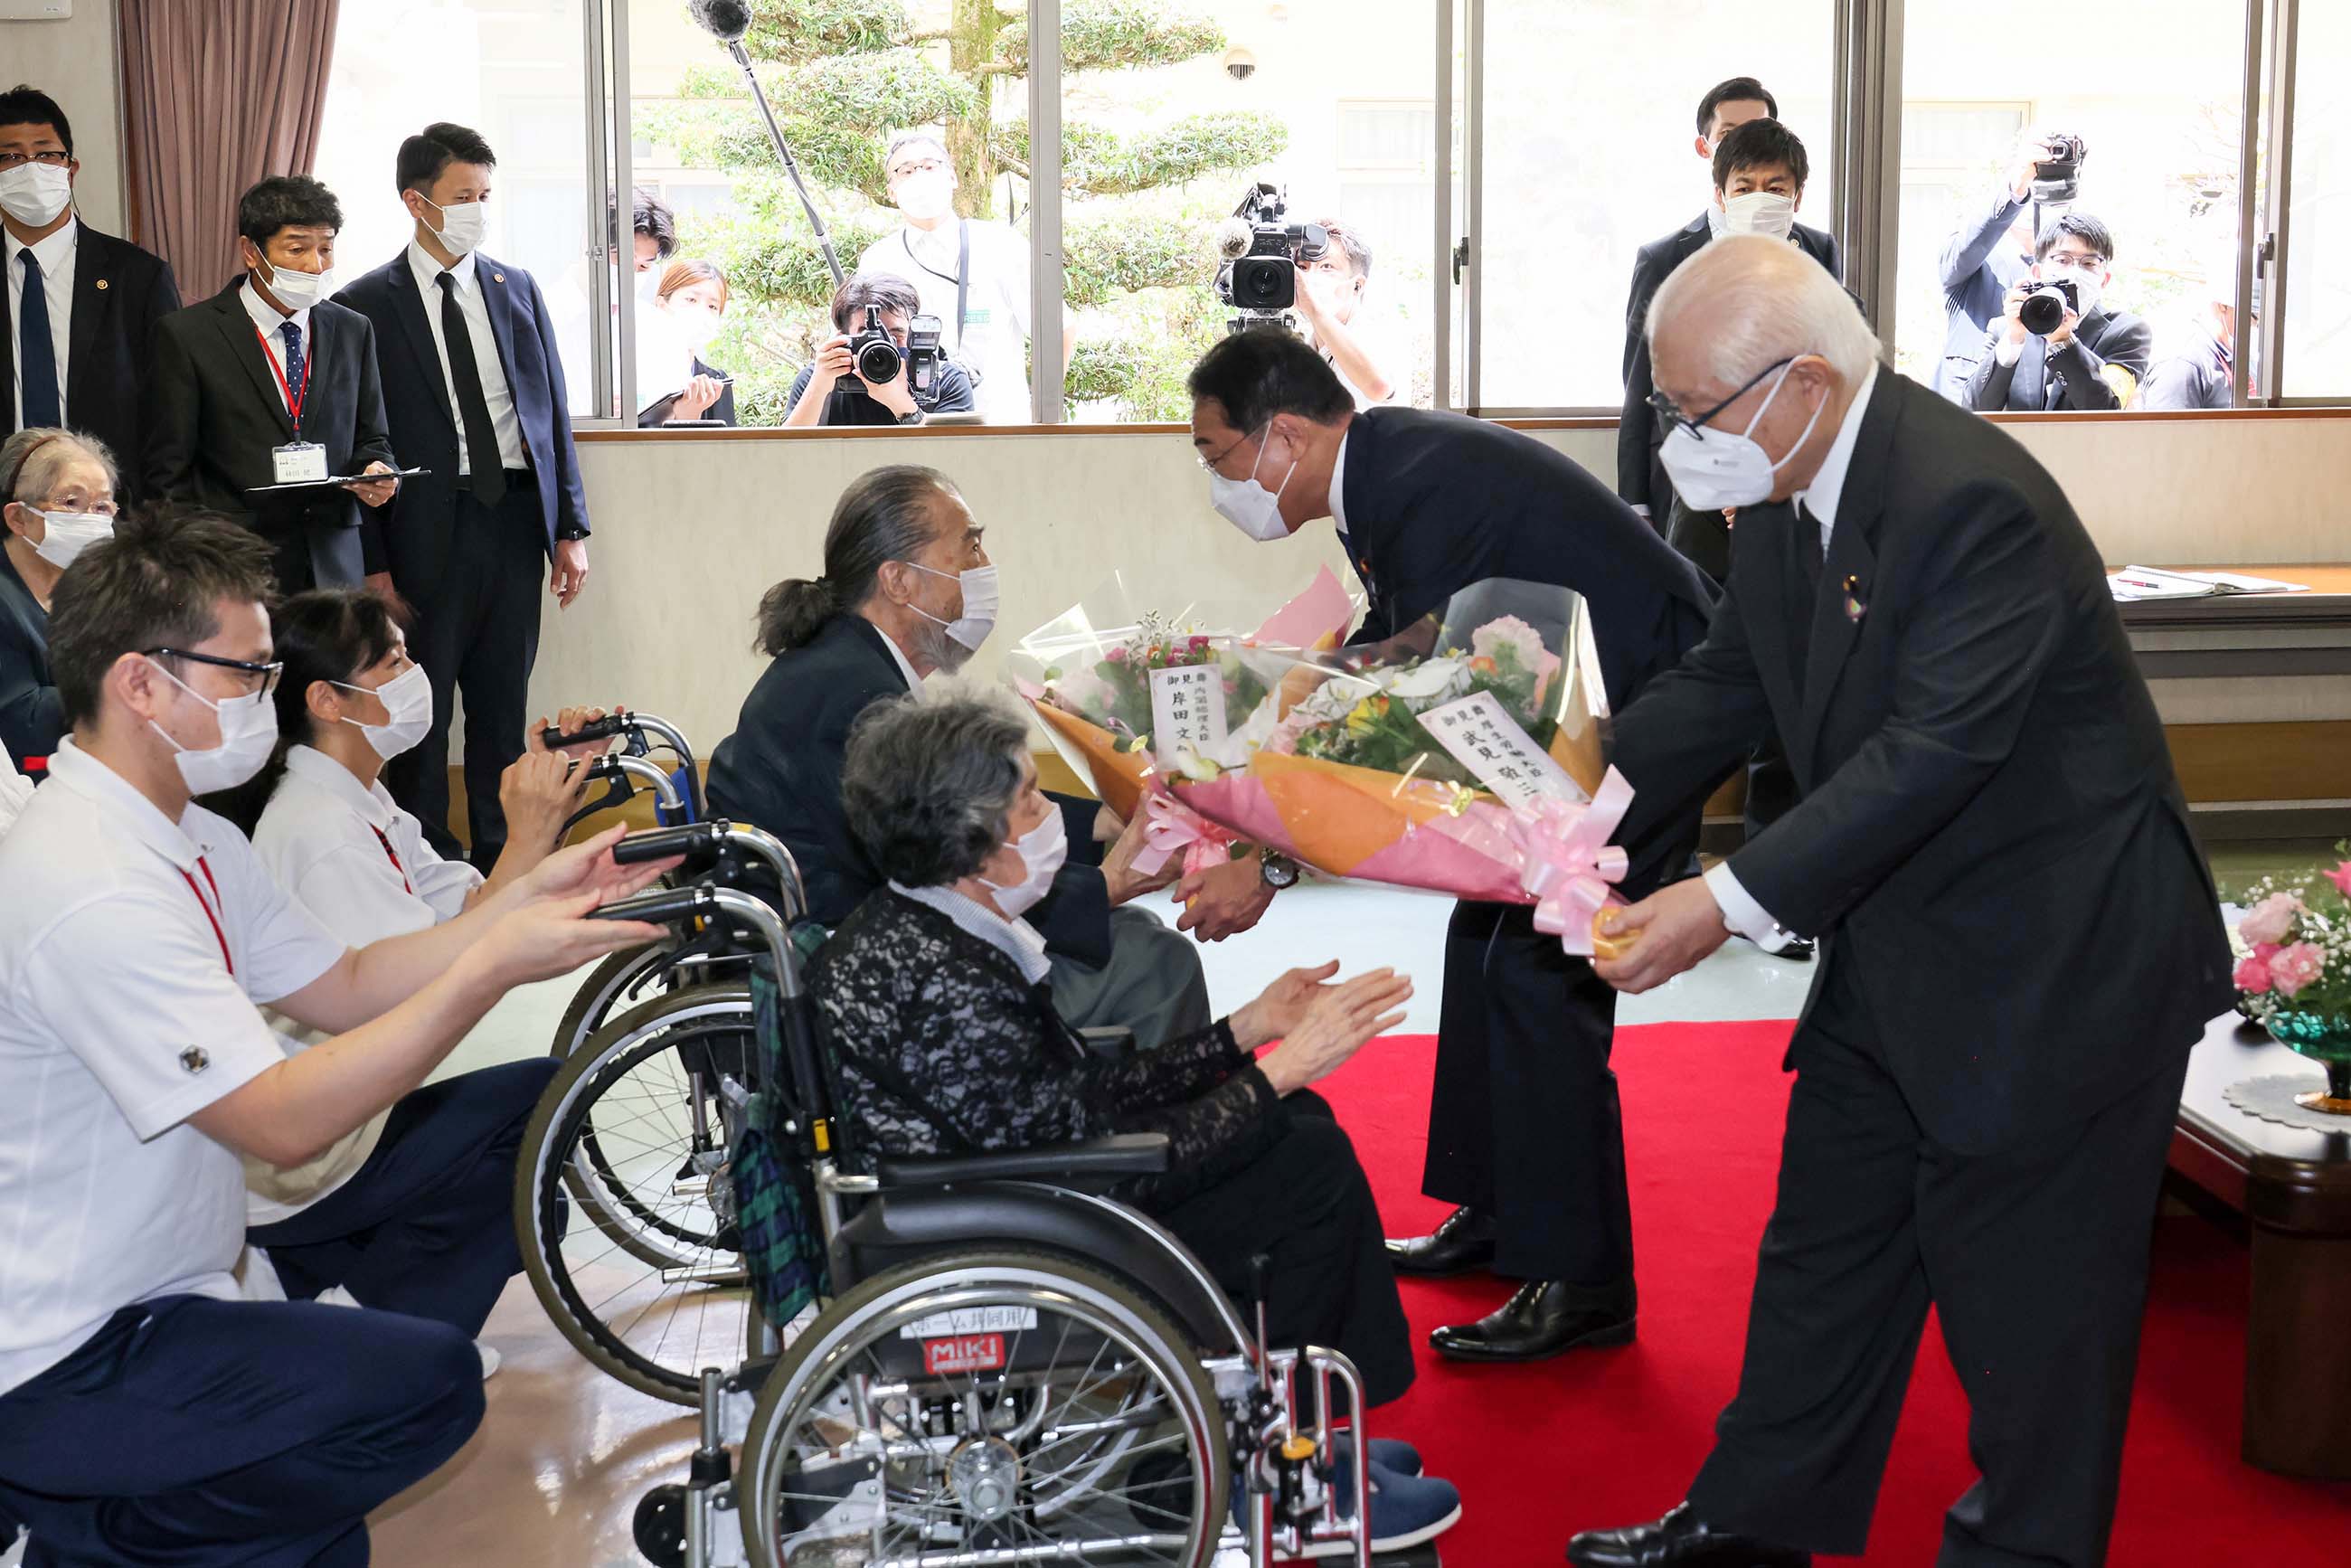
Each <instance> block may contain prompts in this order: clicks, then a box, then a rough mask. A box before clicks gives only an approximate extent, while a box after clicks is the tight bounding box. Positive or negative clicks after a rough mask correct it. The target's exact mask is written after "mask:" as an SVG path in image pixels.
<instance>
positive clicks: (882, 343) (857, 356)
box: [849, 305, 946, 400]
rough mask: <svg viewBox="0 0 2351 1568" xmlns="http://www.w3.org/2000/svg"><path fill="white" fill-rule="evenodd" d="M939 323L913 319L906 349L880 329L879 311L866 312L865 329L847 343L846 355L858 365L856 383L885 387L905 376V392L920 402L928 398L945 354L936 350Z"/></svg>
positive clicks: (931, 318)
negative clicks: (912, 394)
mask: <svg viewBox="0 0 2351 1568" xmlns="http://www.w3.org/2000/svg"><path fill="white" fill-rule="evenodd" d="M941 330H942V329H941V328H940V325H939V319H938V318H937V317H935V316H916V317H914V318H912V319H909V320H908V321H907V323H906V346H905V348H904V350H901V349H900V348H899V347H898V340H897V339H895V338H893V337H892V336H891V335H890V329H888V328H886V327H884V326H883V325H882V307H880V306H879V305H868V306H867V307H866V308H865V329H864V330H862V331H861V332H859V333H858V334H857V335H856V336H855V337H853V338H852V339H850V340H849V353H850V357H851V359H852V360H853V361H855V362H856V365H857V379H858V380H860V381H862V382H864V383H865V384H866V385H867V386H869V387H876V386H884V385H887V384H888V383H889V382H894V381H896V380H897V379H898V376H899V373H900V372H901V371H904V372H905V375H906V390H907V391H909V392H913V393H914V396H915V397H916V398H917V399H918V400H919V399H925V398H928V397H930V396H931V395H932V394H933V393H934V392H935V391H936V389H937V387H938V382H939V366H940V364H941V363H942V362H944V361H946V350H943V349H941V348H940V347H939V339H940V336H941Z"/></svg>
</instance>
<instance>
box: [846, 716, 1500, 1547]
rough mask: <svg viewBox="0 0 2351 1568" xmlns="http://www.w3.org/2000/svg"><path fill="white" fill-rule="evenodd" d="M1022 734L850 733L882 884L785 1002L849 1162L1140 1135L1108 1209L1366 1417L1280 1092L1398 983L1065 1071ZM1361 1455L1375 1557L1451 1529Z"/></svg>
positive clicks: (1415, 1488) (870, 723)
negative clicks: (1133, 1170)
mask: <svg viewBox="0 0 2351 1568" xmlns="http://www.w3.org/2000/svg"><path fill="white" fill-rule="evenodd" d="M841 799H842V802H843V804H844V805H845V806H846V808H847V810H848V815H849V820H850V821H851V822H852V824H853V826H854V829H855V831H856V833H857V835H858V838H859V840H860V841H861V842H862V844H863V846H864V849H865V851H866V852H867V854H868V855H870V856H871V857H872V860H873V862H874V864H875V865H876V867H877V868H878V869H879V870H880V871H881V872H882V873H883V876H885V877H886V878H887V879H888V881H887V883H886V885H884V886H883V887H882V888H880V889H878V890H876V891H875V892H874V893H873V894H871V895H870V896H869V897H868V898H867V899H866V900H865V902H864V903H863V904H860V905H859V906H858V908H857V910H856V911H855V912H854V913H853V914H852V915H850V917H849V918H848V919H847V920H846V921H845V922H843V923H842V924H841V926H840V927H839V928H838V929H837V930H836V931H835V932H834V933H833V935H832V938H831V941H830V942H829V943H828V944H827V945H826V946H825V948H824V950H823V951H822V953H821V954H820V955H819V956H818V958H817V962H816V965H815V967H814V969H813V971H812V973H811V976H810V988H811V990H812V991H813V992H814V994H815V997H816V1000H817V1005H818V1007H819V1008H820V1009H822V1010H823V1013H824V1015H825V1019H826V1021H827V1022H828V1024H829V1025H830V1026H831V1039H832V1040H833V1042H834V1045H835V1047H836V1049H837V1051H838V1052H839V1055H840V1058H841V1083H842V1091H843V1097H844V1103H843V1106H842V1109H843V1112H844V1114H845V1115H846V1116H847V1118H848V1119H849V1120H850V1121H851V1123H852V1125H853V1128H854V1135H853V1139H852V1145H851V1146H852V1148H854V1149H857V1150H859V1151H861V1154H862V1153H865V1152H871V1153H882V1154H893V1155H940V1154H959V1153H967V1152H970V1151H972V1150H976V1149H992V1150H1000V1149H1018V1148H1026V1147H1031V1146H1035V1145H1046V1144H1059V1143H1068V1142H1075V1141H1079V1140H1082V1139H1089V1138H1098V1137H1103V1136H1107V1135H1110V1134H1116V1133H1159V1134H1165V1136H1166V1138H1167V1139H1168V1142H1169V1145H1170V1147H1169V1151H1168V1163H1167V1169H1166V1172H1165V1174H1162V1175H1154V1176H1137V1177H1133V1178H1130V1179H1129V1180H1127V1181H1126V1182H1124V1183H1122V1184H1121V1185H1120V1186H1118V1187H1117V1188H1115V1189H1113V1191H1114V1195H1115V1196H1116V1197H1119V1198H1120V1199H1121V1200H1123V1201H1124V1202H1126V1203H1129V1204H1132V1205H1133V1206H1134V1207H1138V1208H1141V1209H1142V1210H1144V1212H1145V1213H1147V1214H1150V1215H1152V1216H1153V1217H1155V1218H1157V1219H1158V1220H1160V1221H1161V1222H1162V1223H1163V1224H1165V1225H1166V1226H1167V1227H1168V1228H1170V1229H1171V1230H1173V1231H1174V1232H1175V1234H1176V1235H1177V1236H1179V1237H1181V1238H1182V1239H1184V1241H1185V1242H1186V1245H1188V1246H1189V1247H1190V1248H1191V1249H1192V1250H1193V1251H1194V1252H1195V1253H1196V1255H1197V1256H1198V1257H1199V1259H1200V1260H1201V1261H1202V1262H1203V1263H1205V1264H1206V1265H1207V1268H1208V1270H1209V1271H1210V1272H1211V1273H1212V1274H1214V1275H1215V1276H1216V1277H1217V1280H1218V1281H1221V1282H1223V1283H1224V1284H1225V1286H1226V1288H1227V1289H1228V1291H1236V1292H1238V1291H1239V1290H1241V1289H1242V1288H1244V1281H1247V1280H1248V1279H1249V1271H1250V1270H1249V1260H1250V1259H1251V1258H1252V1257H1253V1256H1255V1255H1257V1254H1259V1253H1262V1254H1265V1255H1266V1256H1268V1257H1269V1258H1270V1260H1271V1263H1272V1277H1271V1288H1270V1291H1268V1295H1267V1301H1268V1310H1269V1312H1270V1319H1269V1322H1270V1328H1271V1332H1272V1333H1273V1336H1274V1340H1275V1343H1280V1344H1296V1343H1303V1342H1310V1341H1311V1342H1312V1343H1318V1344H1328V1345H1334V1346H1336V1347H1337V1348H1338V1349H1340V1350H1342V1351H1343V1352H1345V1353H1346V1354H1348V1355H1349V1356H1350V1357H1351V1358H1352V1359H1353V1362H1354V1364H1355V1365H1356V1368H1357V1369H1358V1370H1359V1371H1360V1372H1361V1373H1362V1374H1363V1377H1364V1389H1365V1394H1366V1396H1367V1400H1368V1402H1369V1403H1370V1404H1374V1405H1377V1404H1382V1403H1384V1402H1386V1401H1388V1400H1391V1399H1394V1398H1395V1397H1396V1396H1398V1395H1400V1394H1402V1393H1403V1392H1404V1390H1405V1387H1406V1386H1407V1385H1409V1384H1410V1383H1411V1381H1412V1375H1413V1366H1412V1343H1411V1336H1410V1333H1409V1331H1408V1330H1407V1328H1406V1326H1405V1319H1404V1312H1403V1309H1402V1306H1401V1305H1400V1303H1399V1301H1398V1299H1397V1295H1396V1286H1395V1275H1394V1272H1393V1270H1391V1269H1390V1268H1389V1266H1388V1262H1387V1257H1386V1253H1385V1250H1384V1244H1383V1240H1382V1237H1381V1232H1380V1225H1379V1215H1378V1213H1377V1211H1376V1209H1375V1208H1374V1205H1373V1203H1372V1198H1371V1192H1370V1189H1369V1187H1368V1186H1366V1184H1365V1182H1364V1174H1363V1169H1362V1167H1361V1166H1359V1165H1358V1164H1357V1163H1356V1161H1355V1155H1354V1150H1353V1146H1352V1145H1350V1144H1349V1143H1348V1141H1347V1135H1346V1134H1344V1133H1343V1132H1342V1131H1340V1129H1339V1126H1338V1124H1337V1123H1336V1122H1335V1121H1333V1120H1332V1116H1331V1112H1330V1107H1329V1106H1327V1105H1325V1104H1323V1103H1321V1101H1320V1100H1318V1099H1317V1098H1316V1097H1315V1096H1314V1095H1312V1094H1310V1093H1306V1092H1304V1091H1305V1090H1306V1088H1307V1086H1308V1085H1309V1084H1311V1083H1312V1082H1315V1081H1316V1080H1318V1079H1320V1078H1322V1077H1323V1076H1324V1075H1326V1074H1327V1073H1329V1072H1331V1071H1333V1070H1334V1069H1336V1068H1337V1067H1338V1066H1339V1065H1340V1064H1341V1063H1343V1062H1344V1061H1347V1060H1348V1059H1349V1058H1350V1057H1352V1056H1353V1055H1354V1053H1355V1051H1357V1050H1358V1049H1360V1048H1361V1047H1362V1046H1363V1045H1364V1043H1365V1042H1366V1041H1368V1040H1372V1039H1373V1038H1374V1037H1375V1036H1377V1035H1379V1034H1380V1033H1382V1032H1383V1031H1384V1030H1389V1029H1392V1028H1394V1027H1395V1025H1396V1024H1397V1023H1399V1022H1400V1021H1401V1020H1402V1019H1403V1018H1404V1014H1403V1012H1402V1011H1401V1010H1399V1009H1401V1008H1402V1007H1403V1005H1404V1003H1405V1000H1406V999H1407V998H1410V996H1411V994H1412V983H1411V981H1410V980H1408V979H1406V978H1405V977H1403V976H1400V975H1397V974H1395V972H1393V971H1391V970H1386V969H1380V970H1374V971H1372V972H1371V973H1369V974H1365V975H1363V976H1359V977H1356V978H1354V979H1353V980H1349V981H1347V982H1344V983H1343V984H1333V983H1332V977H1334V976H1335V975H1336V974H1337V972H1338V965H1336V964H1325V965H1323V966H1322V967H1319V968H1314V969H1295V970H1292V971H1290V973H1289V974H1287V975H1285V976H1283V977H1281V978H1280V979H1279V980H1276V981H1275V982H1274V983H1273V984H1272V985H1271V986H1269V987H1268V988H1266V989H1265V991H1264V992H1263V993H1262V994H1260V995H1259V997H1258V998H1256V999H1255V1000H1253V1001H1251V1002H1249V1003H1248V1004H1247V1005H1246V1006H1244V1007H1242V1008H1240V1009H1238V1010H1237V1011H1235V1012H1234V1013H1233V1014H1232V1015H1231V1016H1230V1017H1229V1018H1227V1019H1223V1020H1221V1021H1219V1022H1217V1023H1214V1024H1212V1025H1210V1026H1209V1027H1208V1028H1207V1029H1206V1030H1199V1031H1197V1032H1196V1033H1192V1034H1188V1035H1186V1036H1183V1037H1180V1038H1178V1039H1175V1040H1168V1041H1166V1042H1165V1043H1163V1044H1161V1045H1159V1046H1158V1047H1157V1048H1155V1049H1154V1050H1151V1051H1141V1052H1134V1051H1130V1052H1126V1053H1124V1054H1120V1055H1104V1054H1101V1053H1098V1052H1096V1051H1093V1050H1092V1049H1090V1048H1089V1046H1088V1045H1087V1044H1086V1043H1085V1042H1084V1041H1082V1040H1081V1039H1080V1038H1079V1036H1078V1035H1077V1034H1076V1032H1075V1031H1074V1030H1072V1029H1071V1027H1070V1025H1069V1024H1068V1023H1067V1022H1065V1021H1064V1020H1063V1019H1062V1017H1061V1013H1060V1012H1059V1011H1058V1010H1057V1009H1055V1008H1054V1005H1053V998H1052V992H1051V988H1050V986H1049V985H1048V984H1047V980H1046V977H1047V972H1048V970H1049V969H1050V962H1049V960H1048V959H1047V958H1046V956H1045V941H1044V938H1043V937H1042V936H1039V935H1038V933H1037V932H1036V930H1035V929H1034V928H1033V927H1031V926H1030V925H1029V923H1028V921H1027V920H1026V919H1025V918H1024V916H1025V915H1026V914H1027V913H1028V912H1029V910H1030V909H1032V908H1034V907H1035V906H1036V904H1038V902H1039V900H1040V898H1041V897H1042V896H1043V895H1044V893H1045V890H1046V889H1047V888H1049V887H1050V885H1051V883H1052V880H1053V875H1054V873H1055V872H1057V871H1058V870H1059V869H1060V868H1061V862H1062V860H1063V858H1064V857H1065V856H1066V854H1067V853H1068V848H1069V846H1068V844H1067V842H1066V841H1065V840H1064V838H1063V837H1062V829H1061V812H1060V810H1058V809H1057V808H1056V807H1055V806H1054V805H1053V803H1052V802H1051V801H1050V800H1048V799H1047V798H1046V796H1045V794H1044V792H1043V791H1042V790H1041V789H1039V788H1038V783H1037V764H1036V758H1034V757H1033V756H1032V755H1031V754H1030V752H1029V718H1028V716H1027V715H1026V714H1024V713H1023V712H1022V711H1021V710H1020V709H1019V707H1017V706H1014V705H1013V704H1012V703H1011V702H1010V701H1009V699H1008V698H1007V697H1005V696H1003V695H1001V694H999V693H993V692H984V691H981V690H979V689H977V688H970V689H949V690H943V691H940V692H936V693H935V694H934V695H932V696H930V697H929V698H928V699H926V700H914V699H898V700H893V701H890V702H885V703H879V704H876V705H875V706H872V707H871V708H869V709H868V710H866V712H865V714H864V715H863V716H862V717H861V718H860V719H859V720H858V722H857V726H856V727H855V728H854V729H853V730H852V732H851V734H850V739H849V750H848V756H847V758H846V761H845V763H844V766H843V769H842V775H841ZM1272 1040H1280V1042H1281V1043H1280V1044H1279V1045H1276V1046H1274V1047H1273V1048H1272V1049H1271V1050H1270V1051H1266V1052H1265V1054H1264V1055H1262V1056H1259V1055H1256V1054H1255V1052H1256V1051H1258V1050H1259V1048H1260V1047H1262V1046H1264V1045H1266V1044H1267V1043H1268V1042H1270V1041H1272ZM1369 1457H1370V1458H1371V1459H1372V1462H1373V1479H1374V1482H1375V1484H1376V1485H1377V1487H1378V1489H1379V1490H1376V1491H1375V1492H1374V1497H1373V1501H1372V1507H1371V1526H1372V1533H1373V1535H1374V1549H1375V1550H1391V1549H1401V1548H1403V1547H1405V1546H1407V1545H1410V1544H1412V1543H1414V1542H1418V1541H1426V1540H1427V1539H1429V1538H1430V1537H1431V1536H1434V1535H1435V1534H1436V1533H1437V1532H1438V1531H1442V1530H1444V1529H1445V1528H1446V1527H1447V1526H1448V1525H1450V1524H1451V1523H1452V1522H1453V1521H1454V1520H1455V1519H1457V1518H1458V1516H1459V1513H1460V1496H1459V1494H1458V1492H1457V1491H1456V1490H1454V1489H1453V1487H1452V1486H1451V1485H1449V1484H1448V1483H1447V1482H1445V1481H1441V1480H1437V1479H1432V1478H1428V1477H1424V1476H1421V1475H1419V1474H1418V1473H1417V1472H1418V1469H1419V1464H1418V1459H1417V1457H1416V1456H1415V1455H1413V1454H1412V1453H1411V1451H1410V1450H1409V1449H1408V1448H1405V1447H1403V1446H1402V1445H1395V1446H1386V1445H1381V1444H1376V1443H1375V1444H1374V1445H1373V1446H1372V1449H1371V1453H1370V1456H1369ZM1343 1506H1344V1504H1343Z"/></svg>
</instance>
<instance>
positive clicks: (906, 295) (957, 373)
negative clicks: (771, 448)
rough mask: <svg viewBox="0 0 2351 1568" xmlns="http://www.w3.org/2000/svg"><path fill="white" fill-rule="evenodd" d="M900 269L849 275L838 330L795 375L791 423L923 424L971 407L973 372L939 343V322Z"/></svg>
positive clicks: (835, 312) (837, 304)
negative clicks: (890, 273)
mask: <svg viewBox="0 0 2351 1568" xmlns="http://www.w3.org/2000/svg"><path fill="white" fill-rule="evenodd" d="M922 307H923V301H922V296H921V295H920V294H918V293H916V292H915V289H914V285H913V284H911V283H909V282H907V281H906V280H905V279H904V278H903V277H852V278H851V279H850V280H849V281H848V282H847V283H844V284H842V285H841V288H840V290H839V292H837V293H835V294H834V295H833V297H832V328H833V336H831V337H830V338H827V339H826V340H824V342H823V344H822V345H821V346H820V347H819V348H818V350H817V355H816V362H815V363H814V364H811V365H810V366H809V367H808V368H807V369H805V370H803V371H800V373H799V379H798V380H796V381H794V382H792V390H791V394H790V411H789V413H786V414H785V415H784V423H786V424H787V425H812V424H920V423H923V420H924V419H925V416H927V415H930V414H934V413H969V412H970V411H971V408H972V402H973V397H972V385H971V378H970V377H969V376H968V375H967V374H965V373H964V369H963V367H962V366H961V365H958V364H956V362H955V361H953V360H950V359H948V358H947V357H946V353H945V351H944V350H942V349H941V348H940V346H939V322H938V319H937V318H936V317H934V316H925V315H922V314H921V310H922Z"/></svg>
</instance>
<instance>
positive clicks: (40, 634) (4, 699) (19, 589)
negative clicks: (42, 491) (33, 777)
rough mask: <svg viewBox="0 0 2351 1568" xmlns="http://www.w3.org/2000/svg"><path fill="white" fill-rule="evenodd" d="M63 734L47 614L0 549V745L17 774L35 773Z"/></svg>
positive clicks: (5, 553)
mask: <svg viewBox="0 0 2351 1568" xmlns="http://www.w3.org/2000/svg"><path fill="white" fill-rule="evenodd" d="M65 732H66V718H65V706H64V704H63V703H61V702H60V701H58V698H57V683H56V680H55V678H54V677H53V676H52V675H51V674H49V612H47V611H46V610H44V609H42V608H41V601H39V600H37V599H36V598H34V597H33V591H32V590H31V589H29V588H27V587H26V586H25V580H24V579H23V578H21V577H19V576H17V575H16V562H14V561H12V560H10V559H8V555H7V552H6V551H5V550H0V745H5V747H7V748H8V755H9V756H10V757H13V758H16V766H17V767H18V768H20V769H22V770H24V771H25V772H27V773H35V774H37V773H38V772H39V771H40V770H41V768H42V767H43V766H44V765H45V763H46V762H47V758H48V755H49V753H50V752H52V751H55V750H56V749H57V737H59V736H61V735H63V734H65Z"/></svg>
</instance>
